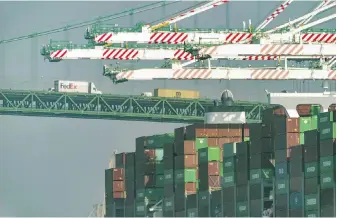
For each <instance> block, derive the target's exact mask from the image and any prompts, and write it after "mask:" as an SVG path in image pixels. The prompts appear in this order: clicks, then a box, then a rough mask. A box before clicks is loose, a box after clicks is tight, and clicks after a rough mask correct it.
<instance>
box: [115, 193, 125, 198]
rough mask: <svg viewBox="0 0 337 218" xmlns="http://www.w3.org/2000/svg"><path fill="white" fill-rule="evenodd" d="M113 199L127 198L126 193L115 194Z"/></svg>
mask: <svg viewBox="0 0 337 218" xmlns="http://www.w3.org/2000/svg"><path fill="white" fill-rule="evenodd" d="M113 198H126V194H125V192H113Z"/></svg>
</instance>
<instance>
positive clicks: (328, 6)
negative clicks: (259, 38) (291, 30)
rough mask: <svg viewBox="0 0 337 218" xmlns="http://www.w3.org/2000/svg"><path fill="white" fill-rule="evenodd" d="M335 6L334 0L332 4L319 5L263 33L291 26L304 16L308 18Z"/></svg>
mask: <svg viewBox="0 0 337 218" xmlns="http://www.w3.org/2000/svg"><path fill="white" fill-rule="evenodd" d="M335 6H336V2H334V3H332V4H329V5H326V6H324V7H321V8H319V9H317V10H314V11H312V12H310V13H308V14H306V15H304V16H302V17H299V18H296V19H295V20H292V21H289V22H287V23H285V24H282V25H280V26H278V27H275V28H273V29H271V30H268V31H266V32H265V33H273V32H275V31H277V30H280V29H282V28H285V27H287V26H291V25H293V24H295V23H298V22H300V21H302V20H304V19H306V18H309V17H312V16H314V15H317V14H319V13H322V12H324V11H326V10H328V9H331V8H332V7H335Z"/></svg>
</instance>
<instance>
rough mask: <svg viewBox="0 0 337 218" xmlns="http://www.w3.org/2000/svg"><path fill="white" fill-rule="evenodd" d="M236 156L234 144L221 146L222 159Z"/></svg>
mask: <svg viewBox="0 0 337 218" xmlns="http://www.w3.org/2000/svg"><path fill="white" fill-rule="evenodd" d="M235 154H236V143H235V142H233V143H226V144H223V156H224V157H233V156H235Z"/></svg>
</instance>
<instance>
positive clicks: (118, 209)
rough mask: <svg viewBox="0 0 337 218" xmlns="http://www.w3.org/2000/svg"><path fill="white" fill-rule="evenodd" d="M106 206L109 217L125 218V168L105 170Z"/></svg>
mask: <svg viewBox="0 0 337 218" xmlns="http://www.w3.org/2000/svg"><path fill="white" fill-rule="evenodd" d="M105 193H106V196H105V204H106V214H105V216H107V217H124V202H125V197H126V195H125V179H124V168H111V169H107V170H105Z"/></svg>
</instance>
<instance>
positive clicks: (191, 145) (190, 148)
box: [183, 140, 196, 154]
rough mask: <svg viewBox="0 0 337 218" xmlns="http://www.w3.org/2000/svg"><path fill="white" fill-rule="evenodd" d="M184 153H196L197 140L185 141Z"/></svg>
mask: <svg viewBox="0 0 337 218" xmlns="http://www.w3.org/2000/svg"><path fill="white" fill-rule="evenodd" d="M183 146H184V154H196V149H195V141H189V140H185V141H184V145H183Z"/></svg>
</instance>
